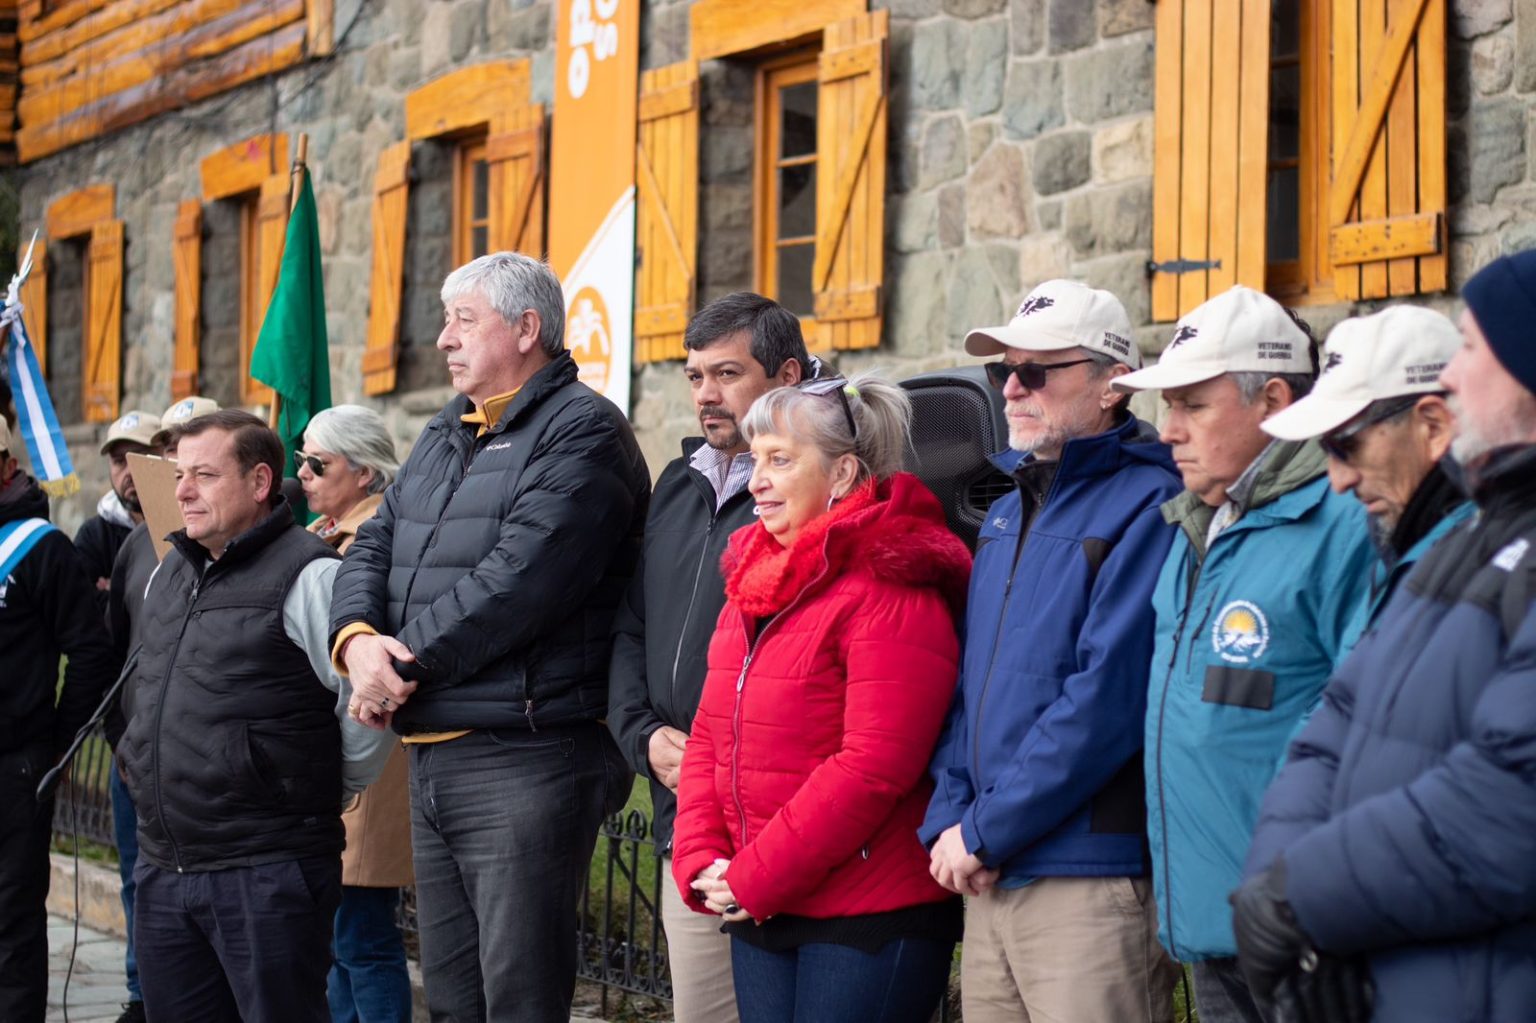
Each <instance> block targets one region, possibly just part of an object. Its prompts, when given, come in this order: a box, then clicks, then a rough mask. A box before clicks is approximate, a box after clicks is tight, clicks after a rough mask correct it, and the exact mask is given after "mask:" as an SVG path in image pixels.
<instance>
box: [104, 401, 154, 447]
mask: <svg viewBox="0 0 1536 1023" xmlns="http://www.w3.org/2000/svg"><path fill="white" fill-rule="evenodd" d="M159 430H160V417H159V416H157V415H155V414H154V413H153V412H142V411H140V410H138V409H134V410H133V411H131V412H124V413H123V414H122V416H120V417H119V418H118V420H117V422H115V423H113V424H112V425H111V426H109V427H107V439H106V440H104V441H102V443H101V453H102V454H104V455H105V454H106V453H107V452H109V451H110V450H111V449H112V445H114V444H116V443H118V442H119V441H122V442H124V443H127V444H142V445H144V446H145V447H150V446H151V445H153V444H154V442H155V434H156V433H158V432H159Z"/></svg>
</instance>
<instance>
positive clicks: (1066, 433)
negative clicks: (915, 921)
mask: <svg viewBox="0 0 1536 1023" xmlns="http://www.w3.org/2000/svg"><path fill="white" fill-rule="evenodd" d="M965 350H966V351H967V352H969V353H970V354H971V355H980V356H987V355H998V356H1002V358H1001V359H999V360H998V361H996V362H990V363H988V364H987V367H986V368H987V375H988V376H989V377H990V378H991V380H992V383H993V385H994V386H996V387H997V388H998V389H999V390H1000V391H1002V393H1003V397H1004V399H1006V401H1007V409H1006V411H1007V416H1008V444H1009V448H1010V450H1009V451H1006V452H1004V453H1002V454H1000V455H997V456H996V457H995V458H994V459H993V461H994V463H995V464H996V465H997V466H998V468H999V469H1001V470H1002V471H1003V472H1005V473H1008V474H1009V475H1010V476H1011V477H1012V479H1013V481H1014V483H1015V484H1016V487H1017V489H1016V490H1015V491H1014V492H1013V493H1010V494H1008V495H1007V496H1006V497H1003V498H1001V499H999V500H998V501H997V503H995V504H994V505H993V506H992V507H991V508H990V509H989V510H988V512H987V521H986V524H985V525H984V526H983V527H982V530H981V535H980V537H979V539H978V541H977V549H976V562H975V568H974V570H973V572H972V575H971V587H970V597H969V600H968V604H967V609H966V623H965V624H966V627H965V635H966V636H967V642H966V648H965V654H964V659H963V662H962V665H961V670H960V686H959V690H958V693H957V695H956V698H955V703H954V706H953V708H952V709H951V711H950V715H949V720H948V722H947V723H946V726H945V730H944V734H943V736H942V737H941V738H940V740H939V745H938V748H937V750H936V751H935V752H934V756H933V761H932V764H931V766H930V768H929V770H930V773H931V774H932V775H933V779H934V782H935V786H936V787H935V791H934V795H933V799H932V802H931V803H930V804H929V807H928V815H927V819H926V820H925V821H924V822H923V826H922V828H921V829H920V830H919V832H918V837H919V838H921V839H922V841H923V842H924V844H926V845H927V846H928V847H929V848H930V850H931V862H930V867H929V869H930V871H931V873H932V874H933V876H934V879H935V880H937V881H938V882H939V884H941V885H943V886H944V887H946V888H948V889H949V890H950V891H953V892H958V893H960V894H962V895H967V896H970V897H971V898H970V905H969V907H968V909H967V911H966V925H965V930H966V933H965V952H964V954H963V957H962V960H961V974H960V985H961V998H962V1001H963V1007H964V1012H965V1018H966V1020H967V1021H968V1023H992V1021H999V1023H1000V1021H1004V1020H1019V1019H1093V1020H1119V1021H1124V1023H1161V1021H1164V1020H1169V1021H1171V1020H1172V1019H1173V985H1174V981H1175V978H1176V977H1177V971H1176V970H1175V969H1174V966H1173V964H1172V962H1171V961H1170V960H1169V959H1168V957H1167V956H1166V955H1164V954H1163V952H1162V949H1160V948H1159V947H1158V944H1157V940H1156V933H1157V924H1156V913H1155V911H1154V907H1153V900H1152V895H1151V891H1150V888H1151V885H1150V882H1149V881H1148V879H1147V875H1148V873H1149V869H1150V865H1149V863H1148V862H1147V837H1146V813H1145V810H1144V804H1143V802H1142V798H1143V796H1142V771H1141V745H1142V719H1143V717H1144V716H1145V713H1146V707H1147V674H1148V666H1149V665H1150V663H1151V657H1152V635H1153V624H1154V617H1153V613H1152V608H1151V598H1152V590H1153V586H1154V584H1155V582H1156V580H1157V574H1158V570H1159V568H1160V567H1161V565H1162V561H1163V557H1164V555H1165V554H1166V553H1167V551H1168V547H1169V544H1170V543H1171V542H1172V540H1173V526H1171V525H1170V524H1169V523H1167V522H1165V521H1164V520H1163V516H1162V513H1161V512H1160V510H1159V508H1160V506H1161V505H1162V504H1163V502H1165V501H1168V500H1170V499H1171V498H1173V497H1174V496H1175V495H1176V494H1178V493H1179V491H1180V490H1181V489H1182V485H1181V483H1180V480H1179V476H1178V474H1177V472H1176V471H1175V470H1174V466H1173V460H1172V458H1171V457H1170V456H1169V452H1168V448H1167V447H1166V446H1164V445H1163V444H1160V443H1159V442H1158V440H1157V433H1156V431H1155V430H1154V429H1153V428H1152V427H1151V426H1149V425H1148V424H1146V423H1143V422H1141V421H1140V420H1138V419H1137V418H1136V417H1134V416H1133V415H1131V414H1130V412H1129V411H1127V409H1126V407H1125V399H1124V397H1123V396H1122V395H1119V394H1117V393H1115V392H1114V390H1113V389H1112V387H1111V384H1112V383H1113V382H1114V381H1115V380H1116V379H1118V378H1120V377H1121V376H1123V375H1124V374H1126V373H1128V372H1130V371H1131V370H1134V369H1136V368H1138V367H1139V366H1140V365H1141V355H1140V353H1139V351H1138V350H1137V348H1136V344H1135V341H1134V340H1133V339H1132V337H1131V325H1130V321H1129V319H1128V318H1127V316H1126V314H1125V309H1124V307H1122V306H1121V304H1120V301H1119V300H1118V299H1117V298H1115V297H1114V296H1113V295H1111V294H1110V293H1109V292H1107V291H1098V290H1095V289H1093V288H1089V287H1087V286H1086V285H1083V284H1079V283H1077V282H1075V281H1063V280H1057V281H1047V282H1046V283H1044V284H1042V285H1040V286H1039V287H1038V288H1036V289H1035V290H1034V291H1033V292H1031V293H1030V295H1029V296H1028V297H1027V298H1026V299H1025V300H1024V302H1023V304H1021V305H1020V306H1019V310H1018V313H1017V314H1016V315H1015V316H1014V318H1013V322H1011V323H1009V324H1008V325H1007V326H1003V327H983V328H981V329H978V330H973V331H971V332H970V334H969V335H967V337H966V339H965Z"/></svg>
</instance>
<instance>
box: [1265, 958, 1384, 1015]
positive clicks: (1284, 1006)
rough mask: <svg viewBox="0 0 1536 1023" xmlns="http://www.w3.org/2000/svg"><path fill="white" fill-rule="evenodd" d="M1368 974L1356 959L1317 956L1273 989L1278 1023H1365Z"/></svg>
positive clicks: (1369, 997)
mask: <svg viewBox="0 0 1536 1023" xmlns="http://www.w3.org/2000/svg"><path fill="white" fill-rule="evenodd" d="M1372 994H1373V992H1372V990H1371V982H1370V974H1369V971H1368V970H1367V969H1366V968H1365V966H1364V964H1362V963H1361V962H1360V961H1359V960H1357V959H1342V958H1340V957H1338V956H1332V955H1326V954H1318V955H1317V956H1316V957H1315V958H1310V959H1304V960H1303V962H1302V966H1301V969H1299V970H1298V971H1297V972H1295V973H1293V974H1291V975H1290V976H1289V977H1287V978H1286V979H1285V980H1282V981H1281V982H1280V986H1279V987H1278V988H1276V989H1275V1019H1276V1020H1277V1021H1278V1023H1369V1021H1370V1019H1371V1003H1372V1001H1373V1000H1374V999H1373V997H1372Z"/></svg>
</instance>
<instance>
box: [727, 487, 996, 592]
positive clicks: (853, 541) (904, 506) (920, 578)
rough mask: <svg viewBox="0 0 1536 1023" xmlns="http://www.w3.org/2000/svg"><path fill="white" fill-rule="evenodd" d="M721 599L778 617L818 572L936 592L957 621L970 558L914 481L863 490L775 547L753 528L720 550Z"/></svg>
mask: <svg viewBox="0 0 1536 1023" xmlns="http://www.w3.org/2000/svg"><path fill="white" fill-rule="evenodd" d="M722 568H723V569H724V571H725V580H726V581H725V593H726V596H727V597H728V598H729V599H730V601H731V602H732V603H733V604H735V605H736V606H737V607H738V608H740V609H741V610H742V611H743V612H745V613H746V614H748V615H751V616H753V617H757V618H761V617H764V616H767V615H773V614H778V613H779V612H780V611H782V610H784V608H785V607H787V606H788V605H789V604H790V602H791V601H793V600H794V599H795V598H796V597H797V596H799V595H800V594H801V593H802V592H803V591H804V590H805V589H806V587H807V586H809V585H811V583H812V582H813V581H814V580H815V579H816V577H817V576H818V575H820V574H821V573H822V570H823V569H824V568H825V569H826V570H827V574H828V575H837V574H841V573H844V572H852V571H859V572H863V573H865V574H868V575H872V576H875V577H878V578H882V579H887V580H890V581H894V582H899V583H904V584H907V585H911V586H934V587H937V588H938V589H939V590H940V591H941V592H942V593H943V594H944V596H945V598H946V599H947V600H948V601H949V603H950V605H951V607H952V608H953V609H954V610H955V611H956V613H958V612H959V611H960V610H961V609H962V608H963V606H964V603H965V589H966V585H967V584H968V582H969V580H970V572H971V555H970V552H969V551H968V550H966V547H965V544H963V543H961V542H960V539H959V538H958V537H956V536H955V535H954V534H953V533H951V532H950V531H949V530H948V528H947V527H946V526H945V524H944V514H943V510H942V509H941V508H940V506H939V501H938V498H936V497H934V496H933V494H932V493H931V492H930V491H929V490H928V488H926V487H924V486H923V485H922V483H920V482H918V480H917V478H916V477H914V476H910V475H907V474H906V473H901V474H898V475H897V476H895V477H893V478H891V479H890V480H885V481H882V482H880V483H878V484H876V483H874V482H870V483H866V484H865V485H864V486H862V487H860V488H859V489H857V490H855V491H854V492H853V493H852V494H850V495H848V497H846V498H844V499H843V500H842V501H840V502H839V503H838V504H837V505H835V506H834V507H833V508H832V510H831V511H829V512H827V513H826V514H825V515H821V516H818V517H817V518H816V519H815V520H813V521H812V522H810V523H809V524H807V525H806V527H805V528H804V529H802V530H801V532H800V535H799V536H798V537H796V538H795V542H794V543H793V544H791V545H790V546H789V547H782V546H780V544H779V542H778V541H777V540H775V539H774V538H773V534H771V533H769V532H768V530H767V529H765V528H764V527H763V524H762V523H761V522H755V523H753V524H752V525H750V526H747V527H745V528H743V529H741V530H739V531H738V532H737V533H736V535H735V536H734V537H732V538H731V543H730V546H729V547H728V549H727V550H726V554H725V558H724V559H723V563H722Z"/></svg>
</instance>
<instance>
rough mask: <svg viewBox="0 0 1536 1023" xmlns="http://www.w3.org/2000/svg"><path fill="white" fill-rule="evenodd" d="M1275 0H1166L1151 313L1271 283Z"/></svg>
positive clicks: (1166, 313) (1160, 31) (1161, 21)
mask: <svg viewBox="0 0 1536 1023" xmlns="http://www.w3.org/2000/svg"><path fill="white" fill-rule="evenodd" d="M1269 6H1270V0H1159V3H1158V5H1157V70H1156V83H1155V94H1154V106H1155V111H1156V112H1155V114H1154V121H1153V126H1154V143H1153V145H1154V155H1153V174H1152V196H1153V214H1152V266H1151V267H1150V269H1151V271H1152V318H1153V319H1154V320H1173V319H1177V318H1178V317H1180V316H1182V315H1183V314H1185V313H1187V312H1189V311H1190V310H1191V309H1193V308H1194V307H1195V306H1197V305H1199V304H1200V303H1202V302H1204V301H1205V300H1206V299H1207V298H1209V297H1211V296H1213V295H1217V294H1220V293H1221V292H1223V291H1225V290H1227V289H1228V288H1230V287H1231V286H1232V285H1234V284H1246V285H1247V286H1248V287H1250V288H1257V289H1259V290H1261V291H1262V290H1263V288H1264V271H1265V249H1264V243H1265V235H1264V227H1265V217H1266V208H1265V184H1266V173H1265V170H1266V168H1265V159H1266V156H1267V137H1266V136H1267V132H1268V130H1269V13H1270V12H1269Z"/></svg>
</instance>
